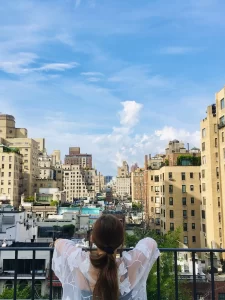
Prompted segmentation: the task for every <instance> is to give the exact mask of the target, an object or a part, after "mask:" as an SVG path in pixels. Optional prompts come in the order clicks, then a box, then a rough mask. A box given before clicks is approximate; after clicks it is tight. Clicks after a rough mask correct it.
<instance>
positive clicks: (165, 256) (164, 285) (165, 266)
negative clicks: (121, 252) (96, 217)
mask: <svg viewBox="0 0 225 300" xmlns="http://www.w3.org/2000/svg"><path fill="white" fill-rule="evenodd" d="M180 233H181V231H180V229H177V230H176V231H170V232H168V233H167V234H165V235H159V234H158V233H157V232H156V231H155V230H150V229H148V228H147V229H140V228H136V229H134V234H133V235H128V234H127V235H126V237H125V243H126V246H127V247H134V246H135V245H136V243H137V242H138V241H139V240H140V239H143V238H145V237H151V238H153V239H154V240H155V241H156V242H157V244H158V247H159V248H178V246H179V238H180ZM156 268H157V266H156V264H155V265H154V266H153V268H152V270H151V272H150V274H149V277H148V280H147V294H148V299H151V300H156V299H157V272H156ZM160 271H161V272H160V292H161V298H160V299H161V300H173V299H174V298H175V296H174V293H175V280H174V276H173V275H174V257H173V253H172V252H168V253H161V256H160ZM191 299H192V297H191V295H190V292H189V291H188V290H187V289H186V288H185V287H184V285H182V284H181V283H179V300H191Z"/></svg>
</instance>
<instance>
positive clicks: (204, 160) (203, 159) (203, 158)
mask: <svg viewBox="0 0 225 300" xmlns="http://www.w3.org/2000/svg"><path fill="white" fill-rule="evenodd" d="M202 164H203V165H205V164H206V156H205V155H204V156H202Z"/></svg>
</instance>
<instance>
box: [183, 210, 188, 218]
mask: <svg viewBox="0 0 225 300" xmlns="http://www.w3.org/2000/svg"><path fill="white" fill-rule="evenodd" d="M183 217H185V218H186V217H187V211H186V210H183Z"/></svg>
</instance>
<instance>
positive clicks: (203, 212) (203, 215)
mask: <svg viewBox="0 0 225 300" xmlns="http://www.w3.org/2000/svg"><path fill="white" fill-rule="evenodd" d="M202 219H205V211H204V210H202Z"/></svg>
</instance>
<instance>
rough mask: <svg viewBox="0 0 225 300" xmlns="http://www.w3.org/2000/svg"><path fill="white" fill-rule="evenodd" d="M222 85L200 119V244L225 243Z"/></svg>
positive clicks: (224, 108) (224, 104)
mask: <svg viewBox="0 0 225 300" xmlns="http://www.w3.org/2000/svg"><path fill="white" fill-rule="evenodd" d="M224 99H225V88H223V89H222V90H221V91H219V92H218V93H217V94H216V103H215V104H213V105H210V106H208V108H207V116H206V118H205V119H203V120H202V121H201V145H202V166H201V175H202V207H201V209H202V213H201V222H202V226H201V237H202V246H205V247H210V248H220V247H221V248H224V247H225V231H224V224H225V204H224V201H225V188H224V186H225V182H224V181H225V167H224V160H225V100H224Z"/></svg>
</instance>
